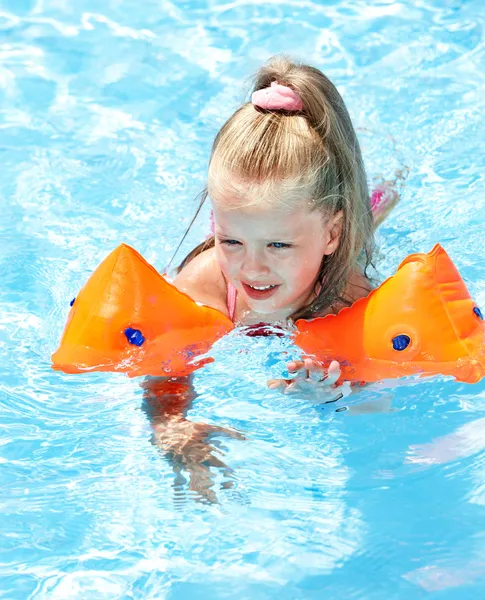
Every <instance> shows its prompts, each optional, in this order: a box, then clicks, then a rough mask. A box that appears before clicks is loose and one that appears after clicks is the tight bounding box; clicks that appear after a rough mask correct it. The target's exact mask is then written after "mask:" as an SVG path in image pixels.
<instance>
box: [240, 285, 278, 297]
mask: <svg viewBox="0 0 485 600" xmlns="http://www.w3.org/2000/svg"><path fill="white" fill-rule="evenodd" d="M241 283H242V282H241ZM242 286H243V288H244V291H245V292H246V294H247V295H248V296H249V297H250V298H252V299H253V300H266V298H269V297H270V296H272V295H273V294H274V293H275V291H276V290H277V289H278V288H279V287H280V284H271V285H249V283H242Z"/></svg>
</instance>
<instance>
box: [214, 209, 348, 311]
mask: <svg viewBox="0 0 485 600" xmlns="http://www.w3.org/2000/svg"><path fill="white" fill-rule="evenodd" d="M231 204H232V203H231ZM231 204H229V206H228V205H227V204H226V205H225V204H224V203H223V202H218V203H216V204H214V220H215V239H216V255H217V260H218V263H219V265H220V268H221V270H222V272H223V274H224V276H225V278H226V279H227V280H228V281H230V282H231V283H232V284H233V285H234V286H235V287H236V289H237V291H238V293H239V294H241V295H242V297H243V299H244V301H245V303H246V304H247V306H248V307H249V308H250V309H251V310H253V311H255V312H258V313H262V314H270V313H275V312H278V313H280V312H281V313H282V315H281V316H280V318H282V317H283V316H288V315H290V314H291V313H293V312H294V311H295V310H297V309H299V308H301V307H302V306H305V305H306V304H308V303H309V302H310V301H311V299H312V298H313V291H314V287H315V283H316V281H317V277H318V273H319V271H320V266H321V263H322V259H323V257H324V256H325V255H328V254H332V252H334V251H335V250H336V248H337V247H338V244H339V240H340V231H341V217H342V215H341V213H338V214H337V215H335V216H334V217H332V218H331V219H329V220H328V221H326V222H325V221H324V219H323V216H322V214H321V213H320V212H317V211H310V209H309V207H308V206H307V205H306V203H305V202H303V201H299V202H296V203H295V204H294V205H293V206H292V207H289V206H285V205H284V206H280V207H277V208H275V207H274V206H271V205H268V204H267V203H262V204H258V205H257V206H254V205H253V206H246V207H243V208H241V207H234V204H232V206H231Z"/></svg>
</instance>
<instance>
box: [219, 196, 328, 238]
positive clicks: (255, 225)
mask: <svg viewBox="0 0 485 600" xmlns="http://www.w3.org/2000/svg"><path fill="white" fill-rule="evenodd" d="M213 206H214V217H215V223H216V230H219V231H220V232H222V233H227V234H231V235H236V234H243V235H245V236H247V237H258V238H264V239H267V238H268V239H269V238H271V239H277V238H282V237H302V236H307V235H311V234H313V233H320V232H321V230H322V227H323V221H322V218H321V215H320V214H319V213H318V212H315V211H311V210H310V208H309V207H308V206H305V205H304V203H301V204H297V205H295V206H286V205H283V206H280V207H275V206H268V205H265V204H261V205H259V206H258V205H250V206H241V207H238V208H233V207H224V206H221V205H218V204H216V203H214V204H213Z"/></svg>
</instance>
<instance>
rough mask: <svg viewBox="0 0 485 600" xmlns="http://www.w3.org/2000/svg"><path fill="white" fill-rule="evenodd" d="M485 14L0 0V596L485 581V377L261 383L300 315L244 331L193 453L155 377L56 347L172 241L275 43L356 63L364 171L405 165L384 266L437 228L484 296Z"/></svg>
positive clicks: (327, 5) (349, 86) (422, 8)
mask: <svg viewBox="0 0 485 600" xmlns="http://www.w3.org/2000/svg"><path fill="white" fill-rule="evenodd" d="M484 24H485V5H484V4H483V2H482V1H481V0H470V1H461V0H460V1H458V0H420V1H416V2H413V3H407V2H406V3H404V2H402V3H399V2H395V1H391V0H389V1H387V0H386V1H383V0H376V1H372V2H371V1H369V2H362V1H361V0H354V1H350V0H347V1H345V2H343V1H342V2H340V1H331V0H326V1H325V2H320V3H316V2H311V1H305V2H296V1H295V2H294V1H290V0H288V1H286V2H285V1H283V2H281V1H278V2H267V3H260V2H254V1H250V0H246V1H244V0H235V1H234V2H227V3H224V2H222V1H219V0H212V1H204V0H187V1H184V2H175V3H171V2H168V1H164V0H157V1H155V0H143V2H139V1H137V2H135V1H134V0H105V2H99V1H97V2H94V1H92V0H69V1H68V2H67V1H64V0H2V1H1V2H0V43H1V45H0V53H1V54H0V58H1V60H0V111H1V118H0V128H1V130H0V151H1V166H2V169H1V172H2V176H1V177H0V202H1V207H2V218H1V219H0V232H1V242H0V260H1V281H2V285H1V288H0V348H1V353H0V427H1V436H0V468H1V473H0V486H1V492H0V494H1V507H0V536H1V537H0V548H1V555H0V557H1V558H0V597H1V598H7V599H15V600H16V599H22V600H23V599H26V598H32V599H34V598H35V599H44V598H45V599H47V598H48V599H49V600H51V599H83V600H88V599H98V598H100V599H101V598H102V599H115V598H123V599H124V598H136V599H149V598H154V599H155V598H156V599H160V598H168V599H171V600H182V599H186V598H190V599H195V600H199V599H205V598H210V599H211V600H216V599H219V598H220V599H222V598H237V599H246V598H248V599H249V598H251V599H256V600H259V599H267V598H278V599H279V600H290V599H291V600H293V599H300V598H301V599H317V598H318V599H319V600H320V599H322V598H325V599H326V600H340V599H343V598H345V599H347V600H355V599H359V600H364V599H365V600H381V599H382V600H393V599H399V600H401V599H406V600H407V599H409V598H411V599H422V598H425V599H428V598H433V599H435V598H436V599H439V600H443V599H446V600H450V599H453V600H455V599H456V600H466V599H472V598H473V599H476V598H482V597H485V383H483V382H482V383H480V384H476V385H466V384H460V383H455V382H453V381H450V380H444V379H442V378H436V379H433V380H429V381H414V380H412V381H409V382H406V383H405V384H404V383H403V382H401V384H400V385H398V386H397V387H394V388H387V387H385V386H381V387H377V388H369V389H367V390H365V391H364V392H362V393H361V394H359V395H358V396H357V395H356V396H355V397H352V396H351V397H350V398H348V399H346V400H345V401H340V402H339V403H337V404H331V405H323V404H319V403H317V402H315V401H311V400H308V399H304V398H301V397H298V396H288V395H280V394H278V393H276V392H270V391H268V390H267V388H266V387H265V381H266V379H268V378H269V377H272V376H279V375H281V373H282V372H283V368H284V364H285V361H286V359H287V357H288V356H290V355H292V352H294V351H293V350H292V348H291V347H290V346H289V344H288V342H287V341H286V340H282V339H279V338H274V339H269V338H267V339H255V338H245V337H244V336H241V335H239V334H238V333H235V334H232V335H231V336H228V337H227V338H225V339H223V340H221V341H220V342H219V343H218V344H217V345H216V347H215V349H214V355H215V357H216V359H217V360H216V362H215V363H213V364H212V365H210V366H209V367H207V368H205V369H204V370H202V371H200V372H199V373H197V375H196V376H195V379H194V388H195V393H196V397H195V398H194V399H193V402H192V405H191V408H190V409H189V410H188V412H187V416H186V419H187V420H186V421H182V422H181V424H180V427H181V431H183V432H185V433H187V431H188V430H190V433H191V439H192V443H191V445H189V447H186V448H185V450H186V455H187V456H188V458H187V460H186V462H185V463H182V462H181V460H180V456H179V455H177V452H175V451H172V452H169V450H168V449H167V448H168V447H167V444H166V437H167V435H166V434H167V431H166V421H164V416H163V414H160V413H157V411H156V410H153V407H152V406H150V403H149V402H148V401H147V400H146V399H145V400H144V399H143V391H142V389H141V388H140V381H139V380H129V379H127V378H125V377H124V376H122V375H116V374H94V373H93V374H87V375H82V376H66V375H63V374H59V373H54V372H52V371H51V369H50V354H51V353H52V352H53V351H54V350H55V348H56V346H57V343H58V340H59V337H60V335H61V332H62V328H63V324H64V320H65V317H66V315H67V311H68V308H69V301H70V300H71V299H72V298H73V297H74V296H75V295H76V293H77V291H78V290H79V288H80V286H81V285H82V284H83V283H84V282H85V280H86V278H87V277H88V275H89V274H90V273H91V272H92V270H93V269H94V268H95V267H96V265H97V264H98V263H99V262H100V261H101V260H102V259H103V258H104V257H105V256H106V255H107V254H108V252H110V251H111V250H112V249H113V248H114V247H115V246H117V245H118V244H119V243H120V242H121V241H124V242H127V243H130V244H132V245H134V246H135V247H136V248H137V249H138V250H139V251H140V252H141V253H142V254H143V255H144V256H145V257H146V258H147V259H148V260H149V261H150V262H152V263H153V264H155V265H156V266H157V267H158V268H159V269H162V268H163V267H164V265H166V263H167V261H168V260H169V258H170V257H171V255H172V252H173V250H174V248H175V247H176V245H177V243H178V241H179V240H180V238H181V235H182V233H183V232H184V231H185V228H186V226H187V224H188V222H189V221H190V219H191V216H192V214H193V210H194V207H195V203H194V197H195V196H196V195H197V193H198V192H199V191H200V189H201V188H202V186H203V184H204V178H205V170H206V166H207V160H208V154H209V149H210V145H211V141H212V139H213V137H214V135H215V133H216V132H217V130H218V128H219V127H220V125H221V124H222V123H223V121H224V119H225V118H226V117H227V116H229V115H230V114H231V112H232V111H233V110H234V109H235V108H236V107H237V106H238V104H239V103H240V102H241V101H243V100H244V98H245V97H246V93H247V91H248V89H249V82H248V78H249V76H250V75H251V74H252V73H253V72H254V71H255V70H256V69H257V68H258V67H259V66H260V64H261V62H262V61H264V60H265V59H266V58H268V57H269V56H270V55H272V54H274V53H277V52H282V51H284V52H286V53H289V54H291V55H293V56H296V57H299V58H301V59H304V60H306V61H308V62H310V63H313V64H315V65H316V66H318V67H320V68H322V69H323V70H324V71H325V72H326V73H327V74H328V75H329V76H330V77H331V79H332V80H334V81H335V83H336V84H337V85H338V87H339V89H340V90H341V92H342V94H343V96H344V98H345V100H346V102H347V104H348V107H349V110H350V112H351V114H352V117H353V119H354V121H355V124H356V126H357V127H358V128H359V135H360V137H361V140H362V145H363V151H364V156H365V160H366V164H367V168H368V173H369V179H370V180H371V181H378V180H380V179H381V178H386V177H389V176H391V175H392V173H393V172H394V169H395V168H398V167H400V166H407V167H409V170H410V174H409V178H408V181H407V183H406V187H405V188H404V190H403V193H402V202H401V203H400V205H399V206H398V207H397V209H396V210H395V211H394V213H393V214H392V215H391V217H390V218H389V220H388V221H387V222H386V223H385V225H384V226H383V227H382V229H381V230H380V234H379V242H380V255H379V256H380V258H379V261H378V268H379V272H380V275H381V276H382V277H385V276H387V275H390V274H391V273H392V272H393V271H394V270H395V268H396V267H397V265H398V264H399V262H400V261H401V260H402V259H403V258H404V256H406V255H407V254H408V253H410V252H417V251H425V252H427V251H429V250H430V249H431V247H432V246H433V245H434V243H436V242H441V243H442V244H443V245H444V246H445V248H446V249H447V250H448V252H449V253H450V255H451V257H452V258H453V260H454V261H455V263H456V264H457V266H458V267H459V269H460V271H461V273H462V274H463V277H464V278H465V280H466V282H467V285H468V286H469V289H470V291H471V293H472V294H473V296H474V298H475V300H476V301H477V303H478V304H479V305H480V304H481V306H482V308H483V307H484V306H485V261H484V241H483V232H484V223H485V217H484V215H485V195H484V193H483V187H484V185H483V184H484V175H483V173H484V172H485V154H484V145H483V139H484V134H485V127H484V121H483V114H484V109H485V94H484V86H485V76H484V73H485V42H484ZM206 230H207V210H205V211H204V213H203V214H202V215H201V218H200V219H199V220H198V221H197V223H196V224H195V226H194V228H193V230H192V232H191V235H190V236H189V239H188V240H187V242H186V243H185V244H184V247H183V250H182V252H181V254H183V251H185V250H187V249H189V248H190V247H191V246H192V245H194V244H195V243H197V242H198V241H199V240H200V239H201V238H202V237H203V236H204V234H205V232H206ZM341 408H347V409H348V410H346V411H338V409H341ZM337 411H338V412H337ZM234 430H236V431H237V432H240V435H239V436H237V435H236V434H235V433H234ZM228 432H229V433H231V432H232V436H231V435H228ZM175 433H177V432H175ZM242 436H244V438H245V439H237V438H238V437H239V438H241V437H242ZM172 450H173V449H172ZM218 461H219V462H218ZM211 465H212V466H211Z"/></svg>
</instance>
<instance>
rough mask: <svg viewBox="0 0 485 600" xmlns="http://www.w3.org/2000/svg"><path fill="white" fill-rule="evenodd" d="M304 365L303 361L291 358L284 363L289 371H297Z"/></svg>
mask: <svg viewBox="0 0 485 600" xmlns="http://www.w3.org/2000/svg"><path fill="white" fill-rule="evenodd" d="M304 366H305V363H304V361H302V360H292V361H290V362H289V363H288V364H287V365H286V368H287V369H288V371H289V372H290V373H294V372H295V371H299V370H300V369H303V368H304Z"/></svg>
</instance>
